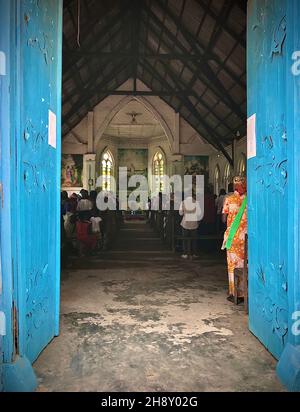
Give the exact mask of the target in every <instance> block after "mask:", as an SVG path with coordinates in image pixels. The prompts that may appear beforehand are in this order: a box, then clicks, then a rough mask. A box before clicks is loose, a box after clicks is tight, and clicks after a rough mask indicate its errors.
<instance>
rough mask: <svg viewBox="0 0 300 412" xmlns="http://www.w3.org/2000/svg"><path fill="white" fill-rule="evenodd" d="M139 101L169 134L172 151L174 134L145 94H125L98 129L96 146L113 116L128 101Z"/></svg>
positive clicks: (167, 134)
mask: <svg viewBox="0 0 300 412" xmlns="http://www.w3.org/2000/svg"><path fill="white" fill-rule="evenodd" d="M133 100H135V101H137V102H139V103H140V104H142V105H143V106H144V107H145V108H146V109H147V110H148V111H149V112H150V113H151V114H152V115H153V117H154V118H155V119H157V121H159V123H160V125H161V127H162V129H163V131H164V132H165V135H166V136H167V140H168V143H169V147H170V150H171V151H172V147H173V144H174V136H173V133H172V131H171V129H170V128H169V126H168V124H167V122H166V121H165V119H164V118H163V117H162V115H161V114H160V113H159V112H158V110H157V109H156V108H155V107H154V106H153V105H152V103H150V102H149V100H147V99H146V98H145V97H143V96H134V97H132V96H125V97H124V98H123V99H121V100H120V101H119V102H118V104H117V105H115V106H114V107H113V108H112V110H111V111H110V113H109V114H108V115H107V116H106V118H105V119H104V121H103V122H102V124H101V126H100V127H99V129H98V130H97V132H96V134H95V148H97V147H98V144H99V142H100V140H101V138H102V136H103V134H104V132H105V130H106V128H107V127H108V126H109V124H110V123H111V121H112V120H113V118H114V117H115V116H116V115H117V114H118V113H119V112H120V110H122V109H123V108H124V107H125V106H126V105H127V104H128V103H130V102H131V101H133Z"/></svg>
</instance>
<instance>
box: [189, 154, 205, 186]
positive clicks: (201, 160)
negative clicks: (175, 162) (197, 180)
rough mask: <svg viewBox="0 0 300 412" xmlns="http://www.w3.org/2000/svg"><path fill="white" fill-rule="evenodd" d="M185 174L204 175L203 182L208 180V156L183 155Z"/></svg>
mask: <svg viewBox="0 0 300 412" xmlns="http://www.w3.org/2000/svg"><path fill="white" fill-rule="evenodd" d="M184 174H185V175H195V176H196V175H204V177H205V182H208V180H209V157H208V156H184Z"/></svg>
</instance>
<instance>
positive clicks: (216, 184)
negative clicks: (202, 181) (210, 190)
mask: <svg viewBox="0 0 300 412" xmlns="http://www.w3.org/2000/svg"><path fill="white" fill-rule="evenodd" d="M220 177H221V176H220V168H219V166H218V165H217V166H216V168H215V177H214V187H215V194H216V195H217V196H219V193H220Z"/></svg>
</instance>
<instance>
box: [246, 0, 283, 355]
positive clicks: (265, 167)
mask: <svg viewBox="0 0 300 412" xmlns="http://www.w3.org/2000/svg"><path fill="white" fill-rule="evenodd" d="M287 57H288V56H287V0H250V1H249V2H248V115H249V118H250V117H251V118H252V130H251V129H249V131H248V142H249V143H250V151H249V153H248V155H250V157H251V158H250V159H249V160H248V191H249V324H250V330H251V331H252V332H253V333H254V334H255V335H256V336H257V337H258V338H259V339H260V340H261V341H262V342H263V343H264V345H265V346H266V347H267V348H268V349H269V351H270V352H271V353H272V354H273V355H274V356H275V357H277V358H279V357H280V355H281V353H282V351H283V349H284V346H285V344H286V341H287V337H288V323H289V315H288V313H289V308H288V218H289V216H290V217H291V215H289V214H288V172H287V167H288V164H287V160H288V138H289V136H288V133H287V120H288V116H289V115H290V110H289V106H288V105H287V73H288V71H289V68H287V61H288V59H287ZM254 115H256V118H254ZM253 125H254V126H255V130H256V132H254V131H253V130H254V129H253ZM251 147H252V148H253V147H256V153H255V150H254V151H253V150H251Z"/></svg>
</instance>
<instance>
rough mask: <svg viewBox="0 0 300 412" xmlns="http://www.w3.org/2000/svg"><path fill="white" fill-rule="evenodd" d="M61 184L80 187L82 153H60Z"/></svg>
mask: <svg viewBox="0 0 300 412" xmlns="http://www.w3.org/2000/svg"><path fill="white" fill-rule="evenodd" d="M61 163H62V164H61V186H62V187H66V188H67V187H82V169H83V156H82V155H70V154H68V155H62V159H61Z"/></svg>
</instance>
